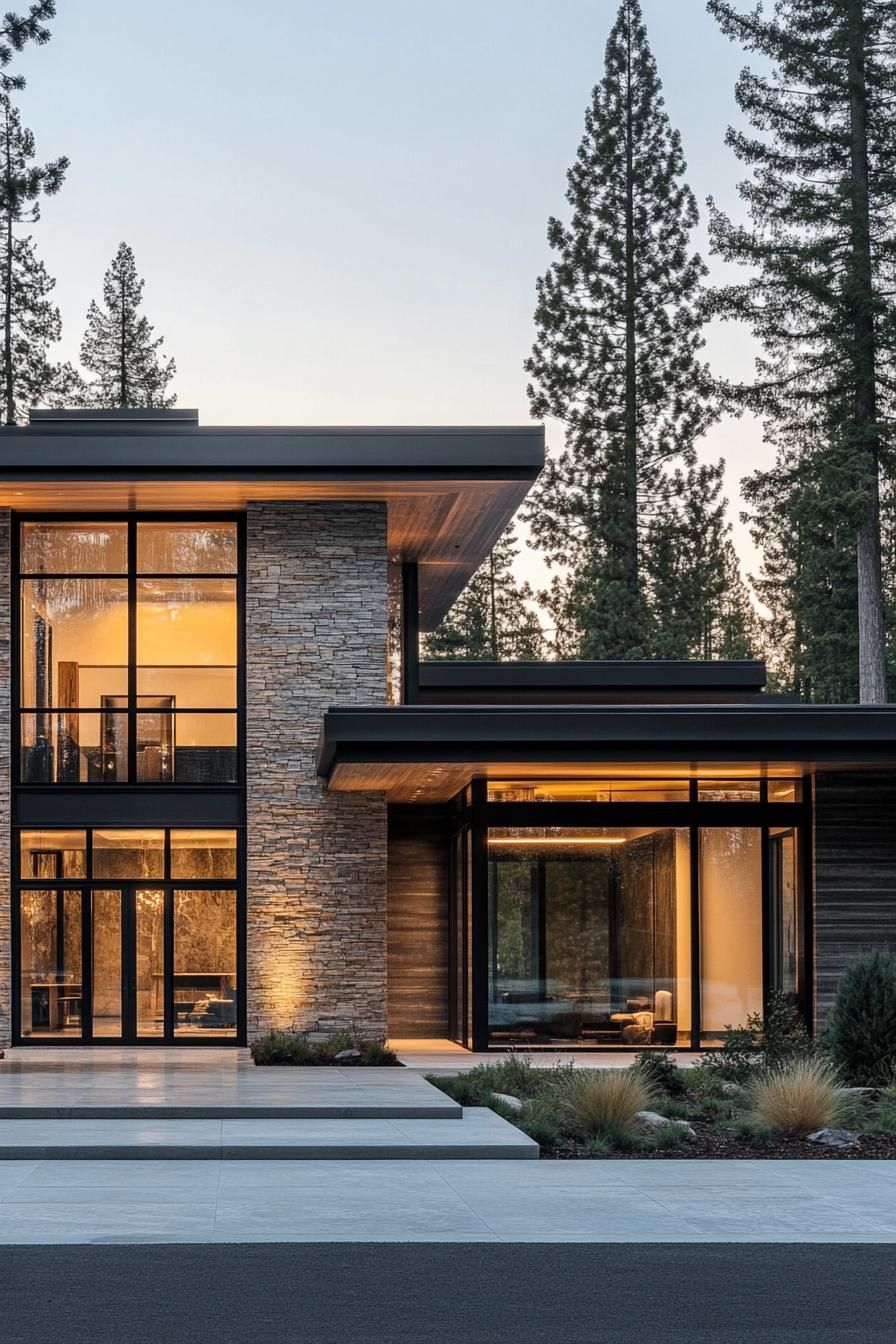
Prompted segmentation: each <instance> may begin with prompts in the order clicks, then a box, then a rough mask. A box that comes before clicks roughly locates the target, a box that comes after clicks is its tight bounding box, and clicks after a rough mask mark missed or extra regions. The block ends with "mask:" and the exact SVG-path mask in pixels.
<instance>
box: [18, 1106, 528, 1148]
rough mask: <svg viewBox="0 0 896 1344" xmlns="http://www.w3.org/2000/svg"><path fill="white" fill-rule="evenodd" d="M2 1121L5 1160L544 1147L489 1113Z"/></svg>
mask: <svg viewBox="0 0 896 1344" xmlns="http://www.w3.org/2000/svg"><path fill="white" fill-rule="evenodd" d="M145 1116H146V1118H142V1119H139V1120H136V1119H128V1118H124V1119H103V1120H94V1119H89V1120H84V1119H34V1118H28V1119H18V1120H2V1119H0V1159H4V1160H10V1159H15V1158H17V1157H20V1158H23V1159H30V1160H39V1159H43V1158H59V1159H62V1158H65V1159H68V1160H72V1161H76V1160H79V1159H82V1158H86V1159H89V1158H106V1159H109V1160H113V1159H115V1160H122V1159H140V1158H143V1159H147V1160H151V1159H159V1158H165V1159H168V1158H170V1159H179V1160H182V1161H187V1160H192V1159H197V1158H198V1159H201V1158H206V1159H208V1160H216V1159H219V1158H224V1159H231V1160H233V1159H236V1158H240V1157H254V1158H256V1159H258V1160H264V1159H277V1160H284V1159H296V1158H302V1159H307V1160H312V1159H315V1158H328V1157H334V1158H345V1159H351V1158H354V1157H364V1156H365V1155H367V1154H368V1153H369V1155H370V1156H371V1157H377V1158H379V1159H381V1160H386V1159H389V1160H395V1159H401V1158H414V1157H415V1158H418V1159H424V1158H437V1157H456V1158H484V1159H488V1158H505V1159H514V1158H519V1159H526V1158H528V1159H530V1160H531V1159H536V1158H537V1157H538V1145H537V1144H536V1143H533V1141H532V1140H531V1139H529V1138H527V1137H526V1135H525V1134H523V1133H522V1132H521V1131H520V1130H519V1129H517V1128H516V1127H515V1126H513V1125H510V1124H508V1123H507V1121H506V1120H502V1119H501V1117H500V1116H498V1115H496V1114H495V1113H494V1111H491V1110H489V1109H488V1108H487V1107H469V1108H467V1109H466V1110H464V1111H463V1114H462V1119H461V1121H460V1123H458V1124H455V1123H451V1124H446V1123H445V1121H444V1120H404V1119H402V1120H376V1119H367V1118H363V1117H362V1118H355V1117H353V1118H351V1119H343V1118H334V1119H329V1118H320V1119H313V1120H308V1119H293V1118H285V1119H283V1118H276V1119H275V1118H258V1117H254V1118H252V1119H237V1120H215V1119H201V1120H179V1119H174V1120H169V1119H164V1118H161V1119H157V1118H155V1116H154V1115H153V1114H152V1112H151V1111H147V1112H146V1113H145Z"/></svg>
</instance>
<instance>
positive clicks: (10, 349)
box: [0, 92, 68, 425]
mask: <svg viewBox="0 0 896 1344" xmlns="http://www.w3.org/2000/svg"><path fill="white" fill-rule="evenodd" d="M34 157H35V146H34V136H33V135H32V133H31V131H29V130H28V129H27V128H26V127H24V126H23V125H22V121H21V117H20V115H19V112H18V109H17V108H16V107H15V106H14V105H13V103H12V99H11V96H10V94H9V93H8V92H0V314H2V332H0V342H2V343H0V371H2V396H3V421H4V424H6V425H14V424H16V423H18V421H19V420H20V419H21V418H22V417H23V415H24V414H26V413H27V410H28V408H29V407H30V406H33V405H35V404H37V403H38V402H40V401H42V400H44V399H45V398H46V397H47V395H48V393H50V392H51V390H52V388H53V386H54V382H55V380H56V379H57V377H58V370H57V368H56V367H55V366H54V365H53V364H52V363H51V362H50V359H49V347H50V346H51V345H52V344H53V343H55V342H56V341H58V340H59V336H60V333H61V328H62V323H61V319H60V316H59V309H58V308H57V307H56V306H55V304H54V303H53V302H52V299H51V297H50V296H51V294H52V290H53V287H54V285H55V283H56V282H55V281H54V280H52V279H51V278H50V276H49V275H48V274H47V271H46V268H45V267H44V265H43V263H42V262H41V261H39V260H38V258H37V256H36V254H35V251H34V244H33V240H32V238H31V237H30V236H29V235H27V234H24V235H23V234H22V233H21V232H20V230H21V229H22V228H23V227H27V226H29V225H31V224H34V223H36V222H37V220H38V219H39V218H40V204H39V202H40V197H41V196H44V195H47V196H52V195H54V194H55V193H56V192H57V191H58V190H59V188H60V187H61V186H62V182H63V179H64V177H65V170H66V169H67V167H68V159H66V158H59V159H55V160H54V161H53V162H51V163H47V164H36V163H35V162H34Z"/></svg>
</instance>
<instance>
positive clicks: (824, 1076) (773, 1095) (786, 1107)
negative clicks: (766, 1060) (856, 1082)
mask: <svg viewBox="0 0 896 1344" xmlns="http://www.w3.org/2000/svg"><path fill="white" fill-rule="evenodd" d="M750 1097H751V1101H752V1104H753V1111H754V1113H755V1116H756V1119H757V1120H758V1121H759V1122H760V1123H761V1124H763V1125H766V1126H768V1128H769V1129H772V1130H774V1131H775V1132H776V1133H779V1134H798V1135H806V1134H811V1133H812V1132H813V1131H814V1130H817V1129H834V1128H836V1127H837V1126H838V1125H842V1124H844V1123H845V1122H846V1121H847V1120H848V1119H849V1118H850V1112H851V1110H852V1102H851V1099H850V1098H849V1097H848V1096H847V1095H846V1094H845V1093H844V1092H843V1089H842V1088H841V1086H840V1079H839V1076H838V1074H837V1071H836V1069H835V1068H834V1067H833V1065H832V1064H829V1063H827V1062H826V1061H825V1060H822V1059H800V1060H795V1061H793V1063H790V1064H784V1065H781V1066H780V1067H779V1068H777V1069H775V1070H773V1071H772V1072H770V1073H767V1074H765V1075H764V1076H763V1077H761V1078H759V1079H758V1080H757V1081H756V1082H755V1083H754V1084H753V1085H752V1087H751V1088H750Z"/></svg>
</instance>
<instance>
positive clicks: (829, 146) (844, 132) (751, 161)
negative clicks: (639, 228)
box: [708, 0, 896, 703]
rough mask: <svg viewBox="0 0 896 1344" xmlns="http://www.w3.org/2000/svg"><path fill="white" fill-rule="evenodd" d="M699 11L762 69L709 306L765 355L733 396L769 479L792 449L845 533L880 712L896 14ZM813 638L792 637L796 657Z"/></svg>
mask: <svg viewBox="0 0 896 1344" xmlns="http://www.w3.org/2000/svg"><path fill="white" fill-rule="evenodd" d="M708 8H709V12H710V13H711V14H713V15H714V16H715V17H716V19H717V20H718V22H719V24H720V25H721V28H722V30H723V32H725V33H726V34H727V35H728V36H729V37H731V38H733V39H734V40H736V41H738V42H740V43H741V44H742V45H743V46H745V47H746V48H747V49H748V50H750V51H755V52H758V53H760V54H761V55H762V56H763V57H765V58H767V59H768V60H769V61H770V62H771V63H772V66H773V70H772V73H771V74H769V75H764V74H761V75H760V74H756V73H754V72H752V71H751V70H749V69H748V70H745V71H744V72H743V73H742V74H741V76H740V78H739V80H738V83H737V87H736V96H737V101H738V105H739V106H740V108H741V110H742V111H743V112H744V114H745V115H746V117H747V119H748V121H749V122H750V123H751V125H752V133H746V132H742V131H737V130H733V129H731V130H729V132H728V136H727V142H728V144H729V145H730V146H731V148H732V149H733V150H734V152H735V154H736V155H737V157H738V158H739V159H740V160H741V161H742V162H743V163H744V164H746V165H747V167H748V168H749V169H750V170H751V172H752V176H751V177H750V178H748V179H747V180H746V181H745V182H743V183H741V187H740V191H741V196H742V198H743V200H744V202H745V204H746V206H747V209H748V211H749V215H750V220H751V224H750V226H741V225H738V224H734V223H732V221H731V220H730V219H728V218H727V217H726V216H725V215H724V214H723V213H722V212H721V211H720V210H717V209H715V208H714V207H713V206H712V203H710V205H711V228H712V235H713V244H714V247H715V250H716V251H717V252H719V253H720V254H721V255H722V256H723V257H724V258H725V259H726V260H727V261H733V262H740V263H742V264H744V265H745V266H748V267H750V272H751V274H750V278H749V279H748V280H747V281H745V282H744V283H742V284H734V285H729V286H726V287H724V288H723V289H721V290H720V291H719V292H718V295H717V298H716V310H717V312H718V313H719V314H720V315H722V316H725V317H730V318H734V319H740V320H743V321H746V322H748V323H750V324H751V326H752V328H753V331H754V333H755V334H756V335H757V337H758V338H759V340H760V341H761V343H762V345H763V347H764V352H765V353H764V357H763V358H762V359H761V360H759V361H758V364H757V378H756V381H755V382H754V383H753V385H752V386H750V387H749V388H741V389H739V394H740V396H741V399H742V401H743V403H744V404H746V405H748V406H751V407H753V408H755V409H756V410H757V411H758V412H759V413H760V414H761V415H764V416H765V417H766V420H767V423H768V426H769V435H770V437H771V438H772V439H773V441H777V442H778V444H779V448H780V451H781V454H782V458H781V462H780V463H779V467H780V468H781V470H782V475H781V476H779V478H778V479H783V480H785V481H786V479H787V477H788V475H789V474H790V473H791V472H792V471H793V470H794V469H795V465H796V464H795V463H794V461H793V452H794V445H795V444H796V445H798V448H797V454H798V457H799V459H800V460H799V463H798V478H799V481H800V487H801V488H800V493H799V496H798V497H799V500H800V501H801V502H802V503H805V500H806V498H807V496H805V495H804V494H803V493H802V487H803V486H805V487H806V488H807V489H808V491H809V495H808V498H809V499H811V501H812V508H813V509H815V508H817V506H818V505H819V504H820V503H821V502H822V501H824V502H825V503H826V506H827V508H828V509H829V510H830V512H829V514H828V521H827V523H826V524H825V525H824V526H823V527H822V531H823V532H825V533H826V534H827V536H828V538H832V537H833V536H834V535H835V533H836V532H837V530H838V527H839V526H840V524H841V523H842V521H843V520H844V519H846V520H848V521H849V524H850V527H851V529H852V536H853V551H854V558H855V559H854V578H853V580H852V583H851V588H852V591H853V593H854V594H855V597H854V599H853V602H854V606H855V608H856V611H857V630H858V678H857V679H858V689H859V698H860V699H861V700H862V701H863V702H866V703H878V702H881V701H883V700H885V699H886V681H887V679H886V648H885V611H884V605H885V604H884V594H883V586H882V576H881V523H880V466H881V461H882V460H884V459H885V456H886V454H887V452H888V449H889V440H890V430H889V424H890V421H891V418H892V414H893V397H894V387H896V382H894V376H896V371H894V360H893V356H894V349H896V341H894V335H896V298H894V295H896V287H894V281H896V233H894V230H893V218H894V209H896V142H894V137H893V108H894V99H896V5H894V4H893V3H892V0H775V3H774V4H773V6H772V7H771V9H770V11H765V10H764V9H763V7H762V6H761V5H757V6H756V7H755V8H753V9H751V10H750V11H749V12H747V13H744V12H742V11H741V10H740V9H739V8H738V7H737V5H736V4H734V3H731V0H709V4H708ZM822 479H824V482H825V484H824V486H823V488H822V487H819V486H818V485H817V483H818V482H821V481H822ZM813 483H816V484H813ZM784 498H787V496H786V493H785V496H784ZM794 498H796V497H794ZM778 507H779V508H780V501H779V505H778ZM786 525H787V524H786V522H785V526H786ZM794 619H796V616H795V615H794ZM824 629H825V626H824V624H822V625H821V626H820V627H816V628H813V629H812V630H808V629H803V630H801V631H800V632H799V640H800V642H801V644H803V643H809V642H811V641H812V640H814V639H816V638H819V637H821V636H822V634H823V632H824Z"/></svg>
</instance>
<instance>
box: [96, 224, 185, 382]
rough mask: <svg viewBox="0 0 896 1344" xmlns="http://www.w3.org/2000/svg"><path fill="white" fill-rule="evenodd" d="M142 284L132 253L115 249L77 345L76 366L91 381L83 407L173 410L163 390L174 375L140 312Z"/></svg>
mask: <svg viewBox="0 0 896 1344" xmlns="http://www.w3.org/2000/svg"><path fill="white" fill-rule="evenodd" d="M143 285H144V282H143V280H142V279H141V278H140V276H139V275H138V274H137V266H136V263H135V261H134V253H133V251H132V250H131V248H130V247H129V246H128V244H127V243H121V244H120V246H119V248H118V251H117V252H116V254H115V257H114V258H113V260H112V265H111V266H110V267H109V269H108V271H107V272H106V274H105V276H104V278H103V306H102V307H101V306H100V305H99V304H98V303H97V302H96V301H93V302H92V303H91V305H90V307H89V309H88V310H87V330H86V332H85V333H84V339H83V341H82V342H81V363H82V364H83V365H84V368H85V369H87V371H88V373H90V374H92V375H93V376H92V379H91V381H89V382H88V383H87V384H86V386H85V389H84V400H85V402H86V404H87V405H89V406H96V407H115V406H122V407H127V406H158V407H166V406H173V405H174V404H175V402H176V400H177V398H176V396H175V394H174V393H173V392H169V391H168V384H169V383H170V382H171V379H172V378H173V377H174V375H175V373H176V372H177V366H176V365H175V363H174V360H173V359H167V358H165V357H164V356H163V355H162V354H161V346H162V344H163V341H164V337H162V336H154V335H153V328H152V326H151V325H150V323H149V322H148V320H147V319H146V317H144V316H143V314H142V313H141V312H140V305H141V303H142V302H143Z"/></svg>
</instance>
